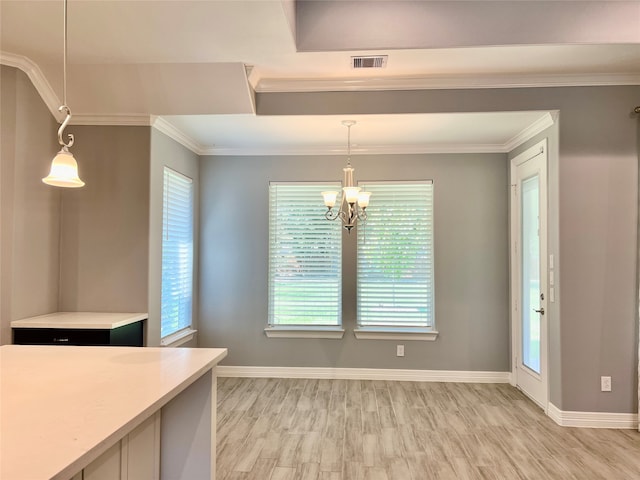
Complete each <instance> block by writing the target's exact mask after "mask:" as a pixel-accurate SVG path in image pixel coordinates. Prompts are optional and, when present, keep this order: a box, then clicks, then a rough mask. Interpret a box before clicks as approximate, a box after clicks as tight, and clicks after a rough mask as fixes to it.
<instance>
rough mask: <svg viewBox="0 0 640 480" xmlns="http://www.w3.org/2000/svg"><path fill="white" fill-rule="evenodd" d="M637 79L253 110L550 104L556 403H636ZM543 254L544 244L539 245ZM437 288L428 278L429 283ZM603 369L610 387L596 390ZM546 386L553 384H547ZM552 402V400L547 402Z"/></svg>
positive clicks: (344, 96) (288, 98) (324, 100)
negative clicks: (556, 117) (554, 113)
mask: <svg viewBox="0 0 640 480" xmlns="http://www.w3.org/2000/svg"><path fill="white" fill-rule="evenodd" d="M638 98H640V86H624V87H573V88H570V87H563V88H514V89H479V90H424V91H386V92H385V91H380V92H319V93H290V94H286V93H262V94H258V95H257V98H256V106H257V111H258V114H261V115H314V114H351V115H354V114H367V113H417V112H487V111H519V110H559V111H560V122H561V126H560V134H559V147H558V153H559V155H558V169H557V172H555V173H554V172H553V171H550V172H549V174H550V175H552V174H557V176H558V178H557V179H552V178H550V182H554V181H556V182H557V183H558V186H559V187H558V195H559V197H558V210H557V219H558V222H559V225H558V228H559V251H557V252H553V253H555V256H556V263H557V264H558V265H559V267H558V268H559V270H560V271H561V272H562V284H561V285H558V291H559V293H560V295H561V296H562V298H561V303H560V315H559V316H558V318H557V322H559V326H552V328H551V331H552V332H553V331H555V332H556V334H557V332H558V330H559V331H560V338H559V340H558V339H556V341H559V342H560V351H561V353H560V357H561V364H560V365H557V364H556V365H550V369H552V370H553V369H561V378H562V387H561V388H562V389H561V392H560V394H558V393H557V392H556V393H554V392H552V398H554V399H558V400H559V404H556V406H557V407H559V408H560V409H562V410H576V411H595V412H636V411H637V407H638V405H637V388H636V385H637V382H638V379H637V368H636V367H637V355H638V313H637V312H638V292H637V288H636V252H637V232H636V227H637V215H638V180H637V179H638V139H637V136H638V133H637V132H638V126H637V123H638V119H637V116H634V115H632V114H631V112H632V110H633V107H634V106H636V105H637V103H638ZM549 253H552V252H549ZM436 288H437V286H436ZM601 375H611V376H612V382H613V391H612V392H610V393H602V392H600V376H601ZM552 387H553V384H552ZM554 403H555V402H554Z"/></svg>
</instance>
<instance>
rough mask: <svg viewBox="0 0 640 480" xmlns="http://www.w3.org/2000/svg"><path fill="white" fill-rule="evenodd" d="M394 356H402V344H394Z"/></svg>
mask: <svg viewBox="0 0 640 480" xmlns="http://www.w3.org/2000/svg"><path fill="white" fill-rule="evenodd" d="M396 357H404V345H396Z"/></svg>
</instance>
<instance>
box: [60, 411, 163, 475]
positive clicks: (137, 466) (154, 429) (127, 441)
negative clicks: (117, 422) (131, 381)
mask: <svg viewBox="0 0 640 480" xmlns="http://www.w3.org/2000/svg"><path fill="white" fill-rule="evenodd" d="M159 478H160V412H157V413H156V414H154V415H153V416H151V417H150V418H148V419H147V420H145V421H144V422H142V423H141V424H140V425H139V426H138V427H137V428H135V429H134V430H133V431H131V433H129V435H127V436H125V437H124V438H123V439H122V440H120V441H119V442H118V443H116V444H115V445H114V446H112V447H111V448H110V449H109V450H107V451H106V452H104V453H103V454H102V455H100V456H99V457H98V458H96V459H95V460H94V461H93V462H91V463H90V464H89V465H87V467H86V468H85V469H84V470H83V471H82V472H80V473H78V474H77V475H75V476H74V477H73V478H72V479H71V480H158V479H159Z"/></svg>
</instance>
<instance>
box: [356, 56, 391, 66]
mask: <svg viewBox="0 0 640 480" xmlns="http://www.w3.org/2000/svg"><path fill="white" fill-rule="evenodd" d="M387 58H389V55H367V56H366V57H351V68H384V67H386V66H387Z"/></svg>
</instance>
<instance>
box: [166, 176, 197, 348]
mask: <svg viewBox="0 0 640 480" xmlns="http://www.w3.org/2000/svg"><path fill="white" fill-rule="evenodd" d="M162 205H163V208H162V293H161V326H160V336H161V337H162V338H163V339H164V338H165V337H168V336H170V335H175V334H178V333H179V332H181V331H186V330H190V327H191V311H192V292H193V181H192V180H191V179H190V178H188V177H185V176H184V175H182V174H180V173H178V172H176V171H174V170H171V169H170V168H167V167H165V168H164V193H163V204H162Z"/></svg>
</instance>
